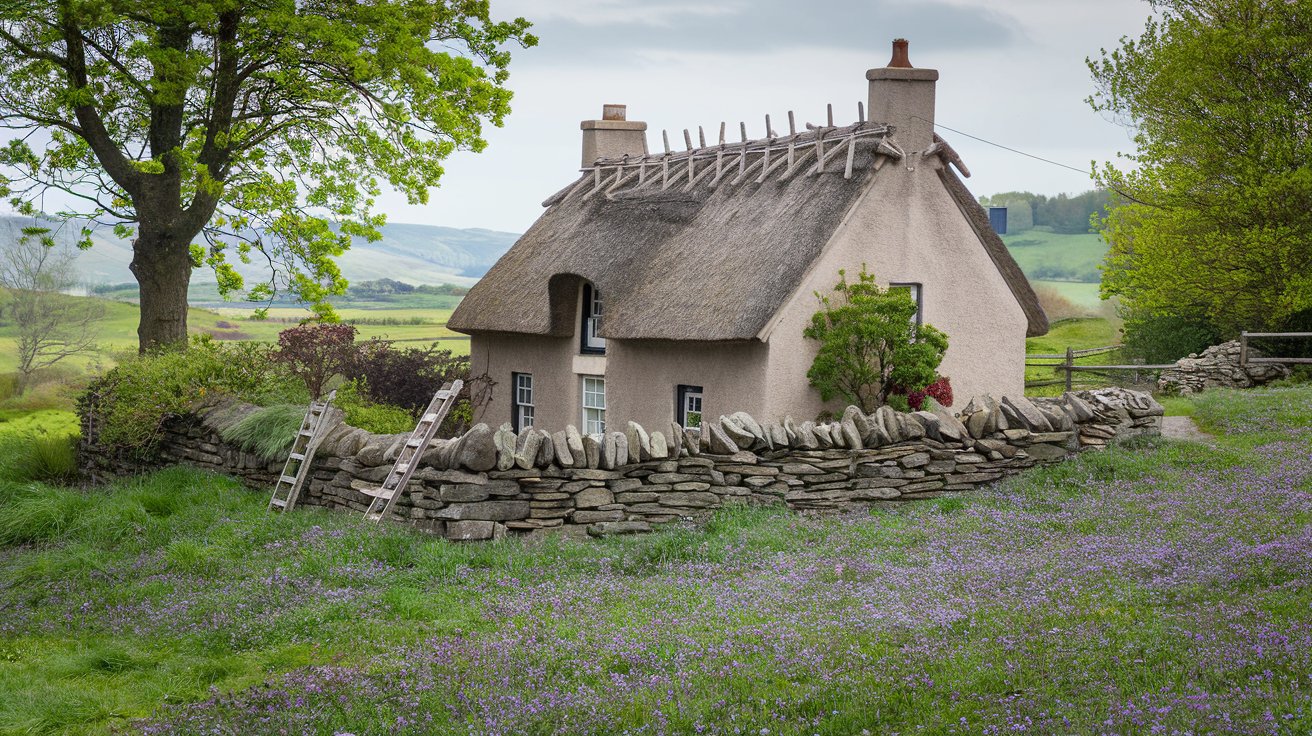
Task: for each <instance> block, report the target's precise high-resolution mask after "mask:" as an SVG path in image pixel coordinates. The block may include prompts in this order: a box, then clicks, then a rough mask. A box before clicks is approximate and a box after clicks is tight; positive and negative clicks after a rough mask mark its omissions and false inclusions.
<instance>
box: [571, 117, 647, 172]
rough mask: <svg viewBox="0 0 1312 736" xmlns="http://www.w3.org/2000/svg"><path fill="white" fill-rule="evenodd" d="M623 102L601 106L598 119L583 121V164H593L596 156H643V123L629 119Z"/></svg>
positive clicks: (645, 129)
mask: <svg viewBox="0 0 1312 736" xmlns="http://www.w3.org/2000/svg"><path fill="white" fill-rule="evenodd" d="M626 118H627V110H626V108H625V106H624V105H603V106H602V108H601V120H584V121H583V122H582V123H580V124H579V127H580V128H581V129H582V130H583V166H584V167H585V168H586V167H588V166H591V165H592V164H594V163H595V162H596V161H597V159H599V158H619V157H620V156H624V155H626V154H627V155H629V156H645V155H647V124H646V123H640V122H637V121H633V122H630V121H629V120H627V119H626Z"/></svg>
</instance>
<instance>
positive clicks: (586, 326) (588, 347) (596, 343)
mask: <svg viewBox="0 0 1312 736" xmlns="http://www.w3.org/2000/svg"><path fill="white" fill-rule="evenodd" d="M600 332H601V290H599V289H597V288H596V287H594V286H593V285H592V284H584V285H583V329H582V335H583V341H582V351H583V352H585V353H604V352H606V338H604V337H602V336H601V335H600Z"/></svg>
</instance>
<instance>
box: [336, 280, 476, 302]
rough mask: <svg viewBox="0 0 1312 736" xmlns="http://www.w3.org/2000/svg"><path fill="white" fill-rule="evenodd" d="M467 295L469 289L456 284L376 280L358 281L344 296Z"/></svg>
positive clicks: (359, 297) (357, 297) (363, 297)
mask: <svg viewBox="0 0 1312 736" xmlns="http://www.w3.org/2000/svg"><path fill="white" fill-rule="evenodd" d="M468 293H469V288H468V287H465V286H457V285H456V284H420V285H418V286H416V285H414V284H407V283H405V282H402V281H393V280H392V279H378V280H376V281H360V282H358V283H353V284H351V285H350V287H348V288H347V290H346V294H347V296H349V297H352V298H355V299H368V298H371V297H380V296H391V295H393V294H430V295H435V296H464V295H465V294H468Z"/></svg>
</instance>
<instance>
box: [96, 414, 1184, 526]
mask: <svg viewBox="0 0 1312 736" xmlns="http://www.w3.org/2000/svg"><path fill="white" fill-rule="evenodd" d="M255 410H256V409H255V407H252V406H249V405H245V404H239V403H235V402H228V403H221V404H217V405H212V406H208V407H204V408H201V409H198V410H197V411H196V412H195V414H193V415H189V416H185V417H180V418H178V419H176V420H174V421H172V422H170V423H169V425H168V426H167V427H166V430H165V435H164V439H163V441H162V442H161V443H160V449H159V453H158V454H157V455H156V456H155V457H153V458H150V459H149V460H147V461H142V460H140V459H136V460H133V459H129V458H126V457H123V456H121V455H115V454H113V453H110V452H106V451H105V450H103V449H102V448H99V447H97V445H96V442H95V436H94V432H93V427H92V426H89V423H84V437H85V439H84V445H83V449H84V454H85V462H84V467H86V468H87V469H88V472H89V473H90V474H91V475H92V476H93V477H94V476H101V477H103V476H107V475H118V474H123V473H126V472H133V471H138V470H142V469H146V468H149V467H152V466H159V465H167V464H173V463H186V464H190V465H196V466H200V467H203V468H210V469H213V470H215V471H218V472H222V473H226V474H230V475H233V476H236V477H238V478H240V479H242V480H244V481H245V482H247V483H249V484H251V485H253V486H257V487H265V488H272V486H273V483H274V481H275V480H276V478H277V475H278V473H279V472H280V471H281V468H282V462H281V461H277V462H267V461H264V460H262V459H260V458H258V457H256V456H254V455H252V454H250V453H247V452H244V451H242V450H240V449H239V448H235V447H232V446H230V445H227V444H226V443H224V442H223V441H222V440H221V439H220V436H219V433H220V431H221V430H222V429H223V428H225V427H228V426H231V425H232V424H233V423H235V422H236V421H238V420H240V419H241V418H242V417H243V416H245V415H247V414H248V413H250V412H252V411H255ZM1161 416H1162V407H1161V405H1159V404H1158V403H1157V402H1156V401H1154V400H1153V399H1152V397H1151V396H1150V395H1148V394H1144V393H1139V392H1135V391H1128V390H1125V389H1116V388H1112V389H1100V390H1095V391H1082V392H1078V393H1068V394H1065V395H1064V396H1062V397H1060V398H1051V399H1026V398H1010V397H1004V398H1002V399H994V398H992V397H987V396H986V397H979V398H975V399H972V400H971V401H970V403H968V404H967V405H966V406H965V408H964V409H963V410H962V411H961V413H960V414H953V413H951V412H950V411H947V410H945V409H942V408H939V409H937V410H935V411H920V412H915V413H910V414H904V413H898V412H896V411H893V410H892V409H889V408H888V407H883V408H881V409H879V410H878V411H876V412H875V413H873V414H866V413H864V412H862V411H861V410H860V409H858V408H856V407H849V408H848V409H847V411H846V412H845V413H844V414H843V416H842V418H841V419H840V420H838V421H833V422H820V423H817V422H810V421H807V422H802V423H800V424H799V423H797V422H795V421H793V420H792V419H791V418H790V419H785V420H784V421H783V422H782V423H764V424H762V423H760V422H758V421H757V420H756V419H754V418H753V417H751V416H749V415H747V414H744V413H738V414H733V415H731V416H724V417H720V418H719V419H718V420H716V421H714V422H710V421H708V422H706V423H704V425H703V426H702V427H701V428H700V430H697V429H687V428H683V427H680V426H678V425H675V424H671V425H670V426H669V427H668V428H666V429H665V430H663V431H662V430H657V431H651V432H649V431H647V430H646V429H645V428H643V427H640V426H638V425H637V424H633V423H630V424H629V425H628V426H627V427H626V428H625V430H626V431H624V432H609V433H607V434H605V435H604V436H600V437H589V436H582V435H580V434H579V433H578V431H577V430H576V429H575V428H574V427H567V428H566V429H565V430H563V431H560V432H546V431H543V430H538V429H526V430H524V431H523V432H520V433H518V434H517V433H514V432H512V431H510V428H509V427H508V426H503V427H502V428H500V429H498V430H495V431H494V430H492V429H491V428H489V427H487V426H486V425H478V426H476V427H474V428H473V429H471V430H470V431H469V432H467V433H466V434H465V435H464V436H462V437H460V438H457V439H454V440H439V441H436V442H435V443H434V445H433V447H432V448H431V449H429V450H428V451H427V452H426V453H425V454H424V455H423V456H422V458H421V460H420V467H419V469H418V470H417V471H416V472H415V474H414V477H413V479H412V480H411V483H410V485H409V487H408V488H407V489H406V491H405V493H403V494H402V496H401V497H400V498H398V499H397V503H396V508H395V514H396V516H397V517H399V518H402V519H406V520H408V521H410V522H411V523H413V524H415V525H416V526H418V527H420V528H423V529H425V530H428V531H432V532H435V533H438V534H443V535H445V536H446V537H448V538H450V539H455V540H478V539H496V538H500V537H502V536H505V535H506V534H531V533H540V532H544V531H549V530H556V531H565V532H573V533H577V534H583V533H587V534H591V535H594V536H604V535H610V534H625V533H635V532H645V531H650V530H651V529H652V528H653V527H654V526H656V525H659V524H665V523H670V522H678V521H685V520H694V521H695V520H697V519H699V518H701V517H704V516H706V515H708V514H710V513H711V512H713V511H714V510H716V509H719V508H722V507H725V506H728V505H732V504H740V503H761V504H785V505H787V506H789V507H791V508H794V509H798V510H808V511H823V510H841V509H847V508H852V507H854V506H859V505H865V504H871V503H879V502H893V501H905V500H912V499H921V498H930V497H934V496H938V495H942V494H945V493H951V492H956V491H966V490H970V489H973V488H977V487H979V486H981V485H984V484H988V483H992V482H994V481H996V480H998V479H1000V478H1002V477H1004V476H1007V475H1011V474H1014V473H1017V472H1020V471H1022V470H1024V469H1026V468H1029V467H1033V466H1034V465H1036V464H1045V463H1052V462H1057V461H1060V460H1062V459H1064V458H1066V457H1068V456H1070V455H1072V454H1074V453H1076V452H1079V451H1081V450H1085V449H1091V448H1099V447H1102V446H1105V445H1107V444H1108V443H1109V442H1111V441H1113V440H1115V439H1118V438H1124V437H1130V436H1135V435H1143V434H1159V433H1160V430H1161ZM406 437H407V435H375V434H370V433H368V432H365V431H363V430H360V429H356V428H354V427H350V426H347V425H345V424H340V423H339V424H337V426H336V427H335V428H334V429H333V430H331V431H330V432H329V434H328V435H327V436H326V437H325V439H324V442H323V444H322V445H321V447H320V450H319V454H318V456H317V457H316V458H315V460H314V464H313V466H312V469H311V478H310V481H309V483H308V488H307V489H306V490H305V491H303V492H302V495H301V500H300V502H299V503H301V504H304V505H317V506H326V507H330V508H336V509H342V510H348V511H355V512H361V511H363V510H364V509H365V508H367V506H368V504H369V501H370V500H371V499H370V497H368V496H366V495H365V494H363V493H361V492H360V489H362V488H371V487H377V486H378V485H379V484H381V482H382V481H383V479H384V477H386V475H387V473H388V471H389V470H390V469H391V465H392V462H393V461H394V460H395V458H396V456H397V453H398V452H399V451H400V449H401V446H402V444H403V442H404V441H405V439H406Z"/></svg>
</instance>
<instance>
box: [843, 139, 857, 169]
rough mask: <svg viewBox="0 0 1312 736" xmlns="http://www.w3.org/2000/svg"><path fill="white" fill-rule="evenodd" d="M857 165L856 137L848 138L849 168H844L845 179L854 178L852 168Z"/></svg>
mask: <svg viewBox="0 0 1312 736" xmlns="http://www.w3.org/2000/svg"><path fill="white" fill-rule="evenodd" d="M855 163H856V136H855V135H850V136H848V137H847V166H845V167H843V178H844V179H851V178H852V167H853V165H854V164H855Z"/></svg>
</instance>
